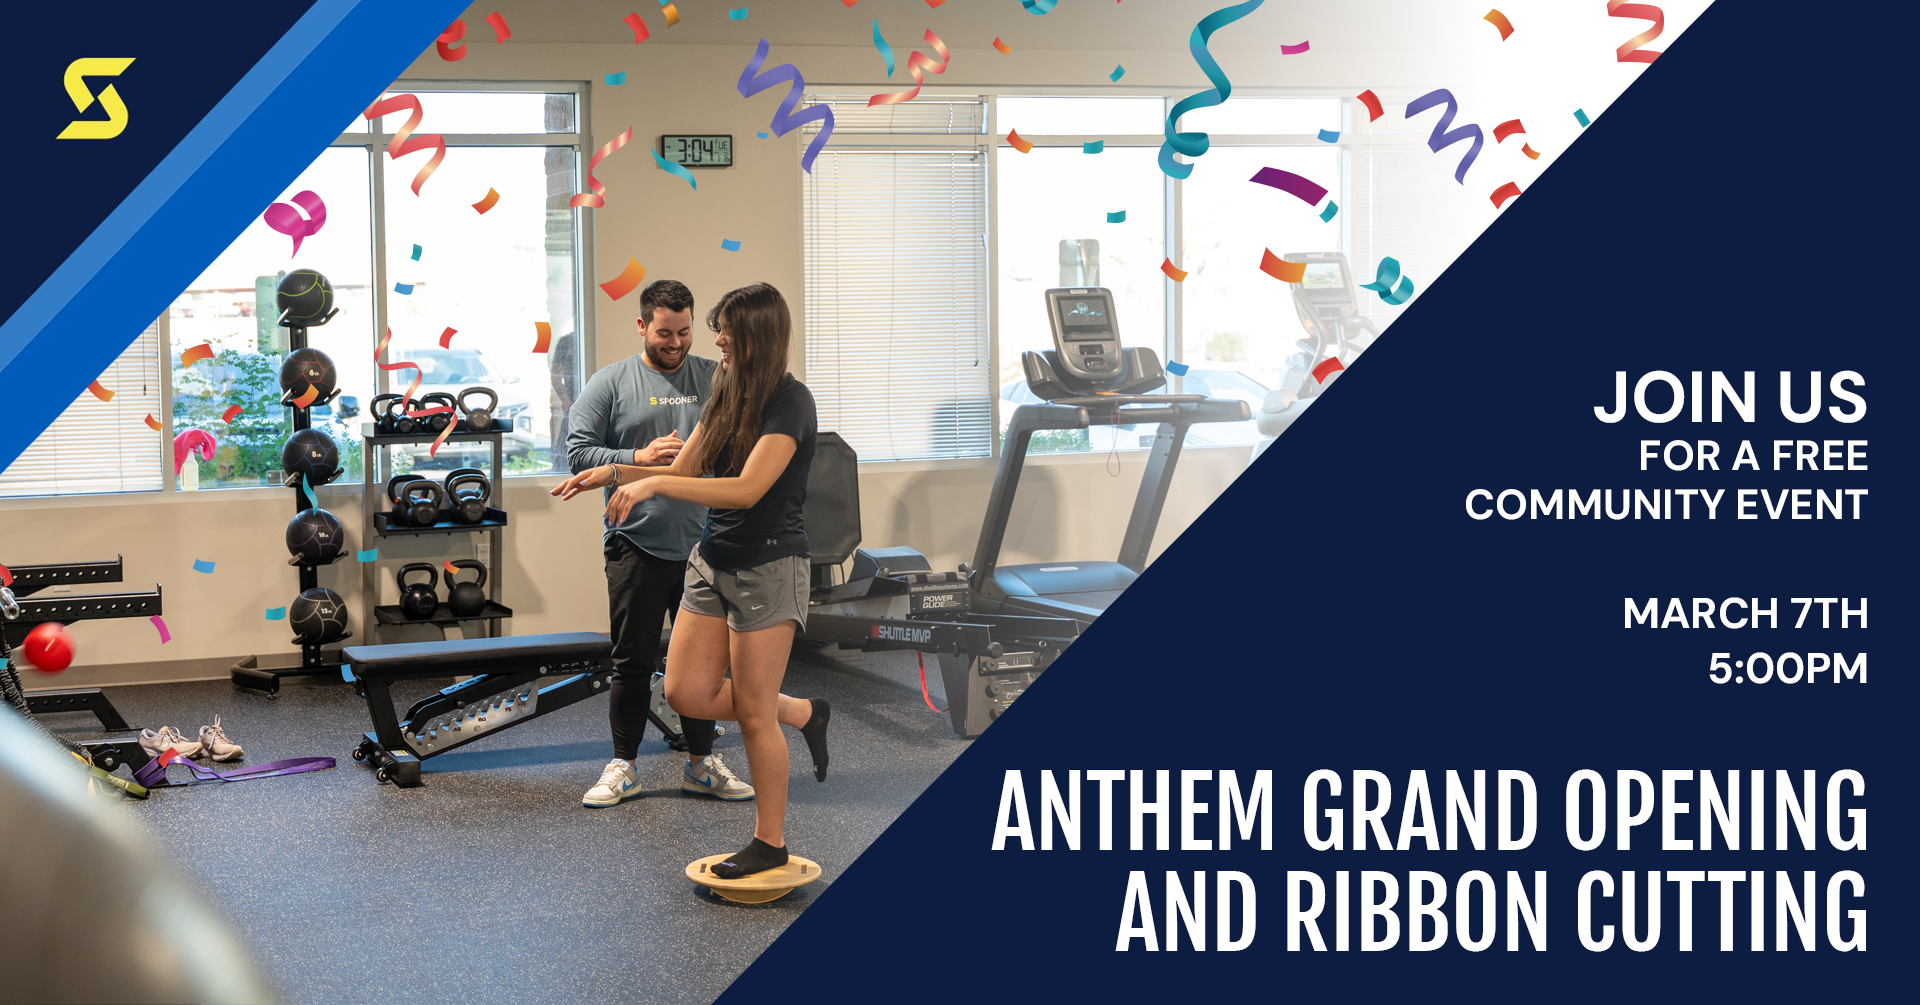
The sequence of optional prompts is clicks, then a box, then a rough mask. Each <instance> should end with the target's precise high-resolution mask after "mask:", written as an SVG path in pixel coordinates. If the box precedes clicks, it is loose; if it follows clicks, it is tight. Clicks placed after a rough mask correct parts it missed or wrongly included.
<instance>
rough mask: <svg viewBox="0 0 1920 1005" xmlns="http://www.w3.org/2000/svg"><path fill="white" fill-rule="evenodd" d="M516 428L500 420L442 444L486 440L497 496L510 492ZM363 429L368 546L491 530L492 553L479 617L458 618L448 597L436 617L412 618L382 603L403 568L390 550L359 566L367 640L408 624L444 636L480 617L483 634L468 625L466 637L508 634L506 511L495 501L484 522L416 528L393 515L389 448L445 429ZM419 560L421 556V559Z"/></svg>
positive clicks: (364, 532) (366, 425)
mask: <svg viewBox="0 0 1920 1005" xmlns="http://www.w3.org/2000/svg"><path fill="white" fill-rule="evenodd" d="M456 418H457V416H456ZM511 429H512V427H511V426H509V425H507V424H506V423H505V422H504V421H502V420H500V419H495V420H494V422H493V428H492V429H491V430H469V431H466V432H454V433H449V434H448V435H447V441H446V444H443V445H442V446H441V449H442V450H444V449H446V447H447V445H451V444H455V443H485V444H487V445H488V447H489V448H490V453H491V455H492V461H493V466H492V467H493V469H492V470H491V471H490V472H488V473H487V479H488V481H490V482H491V483H492V484H493V490H494V501H498V500H499V497H500V495H501V494H502V493H504V492H505V491H506V483H505V480H504V479H503V478H502V475H503V474H504V471H505V467H506V464H505V458H506V444H505V436H506V434H507V433H508V432H509V431H510V430H511ZM360 433H361V440H362V442H363V444H364V446H363V448H362V449H361V452H360V458H361V461H360V469H361V473H362V477H363V480H364V482H365V484H364V489H365V493H366V502H365V505H364V507H363V511H362V513H361V530H360V540H361V542H362V543H363V545H365V546H367V547H374V546H376V544H377V543H379V542H385V541H388V540H392V539H395V538H409V537H420V536H423V535H428V534H442V535H447V536H448V537H449V538H451V536H452V535H454V534H480V533H484V534H486V535H487V540H488V549H487V553H488V557H487V563H486V565H487V585H486V591H487V606H486V607H485V608H484V609H483V610H482V612H481V614H480V616H479V617H478V618H458V617H455V616H454V614H453V612H452V611H451V610H449V609H448V607H447V602H446V601H445V600H444V599H443V600H441V602H440V608H439V610H437V611H435V612H434V616H433V617H431V618H420V619H414V618H409V617H407V616H406V614H405V613H404V612H403V611H401V609H400V605H399V604H382V603H380V591H381V589H382V587H383V585H384V584H383V582H382V579H383V577H384V578H385V579H387V580H391V579H392V578H393V572H394V570H395V569H397V568H398V564H392V565H389V564H383V563H385V560H386V558H387V556H386V555H382V556H380V557H381V561H378V562H366V563H363V564H362V565H361V566H360V598H361V603H360V606H361V610H362V612H363V613H362V616H361V621H360V623H361V624H363V625H368V626H370V627H369V630H368V641H367V644H368V645H377V644H379V635H380V633H379V632H378V629H381V628H388V627H396V626H406V625H431V626H433V627H435V628H438V629H440V631H441V634H442V635H443V636H444V635H445V634H446V630H447V629H448V628H450V627H453V626H455V625H462V626H464V625H465V624H466V623H467V622H473V621H477V622H480V624H481V625H482V626H483V627H482V629H481V631H482V632H483V633H484V634H481V635H473V634H471V633H469V632H467V631H466V630H465V628H464V627H463V628H462V631H461V635H462V637H464V638H499V637H500V636H502V635H504V634H506V632H505V631H504V630H503V628H502V626H501V621H502V620H503V619H505V618H511V617H513V610H512V609H511V608H509V607H506V606H505V605H503V604H501V603H500V581H501V579H502V578H503V577H502V576H501V574H500V571H501V570H500V566H501V564H502V562H503V561H504V560H505V553H506V527H507V513H506V511H505V510H503V509H501V508H499V507H498V506H496V505H490V506H488V507H487V518H486V519H485V520H482V521H480V522H479V523H460V522H458V521H455V520H442V521H440V522H438V523H436V524H434V525H433V526H431V527H414V526H411V525H410V524H408V523H406V522H405V521H402V520H396V519H394V518H393V514H392V510H391V507H392V503H391V502H390V501H389V500H388V499H387V481H388V480H389V479H391V478H392V477H393V473H394V472H393V467H394V465H393V455H392V452H391V451H389V450H388V449H387V448H389V447H394V446H406V445H417V444H425V443H432V442H433V441H434V440H436V439H439V437H440V434H438V433H380V432H376V431H375V426H374V424H373V423H371V422H367V423H363V424H362V425H361V427H360ZM446 473H447V472H440V474H441V475H442V476H443V478H442V481H443V482H444V476H445V474H446ZM421 477H423V478H424V477H427V473H426V472H421ZM449 543H451V541H449ZM415 561H419V560H418V559H416V560H415ZM445 561H447V558H446V557H444V556H443V557H442V559H441V561H440V562H435V563H433V564H434V566H435V567H436V568H440V566H441V564H442V563H443V562H445ZM400 564H404V563H400ZM440 572H441V574H442V575H444V574H445V573H446V570H445V569H444V568H440ZM440 592H441V593H443V594H444V593H446V592H447V591H445V590H442V591H440Z"/></svg>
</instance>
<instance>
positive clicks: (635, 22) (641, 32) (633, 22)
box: [608, 14, 652, 83]
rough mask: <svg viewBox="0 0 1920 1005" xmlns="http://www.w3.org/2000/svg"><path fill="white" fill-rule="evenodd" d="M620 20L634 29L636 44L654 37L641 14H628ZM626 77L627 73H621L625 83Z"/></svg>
mask: <svg viewBox="0 0 1920 1005" xmlns="http://www.w3.org/2000/svg"><path fill="white" fill-rule="evenodd" d="M620 20H622V21H625V22H626V23H627V26H628V27H630V28H632V29H633V44H634V45H639V44H640V43H642V42H645V41H646V40H647V39H649V38H651V37H652V36H651V35H650V34H648V32H647V23H646V22H645V21H642V20H640V15H639V14H628V15H627V16H626V17H623V18H621V19H620ZM626 79H627V75H626V74H625V73H622V74H621V75H620V80H621V82H623V83H624V82H625V81H626ZM608 83H612V81H608Z"/></svg>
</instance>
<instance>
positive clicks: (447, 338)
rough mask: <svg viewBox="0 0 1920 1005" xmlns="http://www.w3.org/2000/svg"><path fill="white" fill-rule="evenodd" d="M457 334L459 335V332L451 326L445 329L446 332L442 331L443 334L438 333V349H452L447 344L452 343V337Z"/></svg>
mask: <svg viewBox="0 0 1920 1005" xmlns="http://www.w3.org/2000/svg"><path fill="white" fill-rule="evenodd" d="M459 333H460V332H459V329H457V328H454V327H453V326H451V325H449V326H448V327H447V330H446V331H443V332H441V333H440V348H442V349H449V348H452V347H451V346H449V345H448V344H447V343H449V342H452V341H453V337H454V336H455V335H458V334H459Z"/></svg>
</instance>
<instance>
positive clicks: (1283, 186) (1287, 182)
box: [1249, 167, 1327, 206]
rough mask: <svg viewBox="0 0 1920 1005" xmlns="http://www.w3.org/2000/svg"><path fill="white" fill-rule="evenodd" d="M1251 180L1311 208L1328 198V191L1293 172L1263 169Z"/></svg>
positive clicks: (1255, 173)
mask: <svg viewBox="0 0 1920 1005" xmlns="http://www.w3.org/2000/svg"><path fill="white" fill-rule="evenodd" d="M1249 180H1250V181H1252V182H1253V183H1254V184H1256V185H1265V186H1267V187H1269V188H1277V189H1279V190H1280V191H1282V192H1285V193H1287V194H1288V195H1290V196H1293V197H1294V198H1295V199H1298V200H1300V201H1301V202H1304V203H1306V204H1307V205H1309V206H1313V205H1317V204H1318V203H1319V202H1320V200H1322V199H1324V198H1326V197H1327V190H1326V189H1324V188H1321V187H1320V186H1318V185H1315V184H1314V183H1313V182H1311V181H1309V180H1307V179H1305V178H1302V177H1300V176H1299V175H1297V174H1294V173H1293V172H1292V171H1282V170H1280V169H1279V168H1270V167H1263V168H1261V169H1260V170H1258V171H1256V172H1254V175H1253V177H1252V178H1251V179H1249Z"/></svg>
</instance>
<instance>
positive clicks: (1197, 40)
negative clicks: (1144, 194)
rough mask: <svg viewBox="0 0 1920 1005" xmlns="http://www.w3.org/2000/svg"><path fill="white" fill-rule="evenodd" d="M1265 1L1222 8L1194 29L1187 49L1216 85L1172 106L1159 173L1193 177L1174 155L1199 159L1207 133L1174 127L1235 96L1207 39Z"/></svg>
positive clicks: (1203, 19) (1171, 176)
mask: <svg viewBox="0 0 1920 1005" xmlns="http://www.w3.org/2000/svg"><path fill="white" fill-rule="evenodd" d="M1265 2H1266V0H1247V2H1246V3H1242V4H1236V5H1234V6H1232V7H1222V8H1220V9H1219V10H1217V11H1214V12H1213V13H1211V14H1208V15H1207V16H1206V17H1203V18H1201V19H1200V23H1199V24H1197V25H1195V26H1194V28H1193V35H1192V37H1191V38H1189V39H1188V41H1187V49H1188V51H1189V52H1191V53H1193V61H1194V62H1196V63H1198V64H1200V71H1201V72H1202V73H1205V74H1206V75H1207V79H1208V80H1210V81H1212V82H1213V87H1212V88H1211V89H1209V90H1205V91H1201V92H1199V93H1197V94H1193V95H1189V96H1187V97H1185V98H1182V99H1181V100H1180V102H1179V103H1178V104H1176V105H1174V106H1173V110H1172V111H1171V112H1168V113H1167V126H1166V137H1167V139H1166V142H1164V143H1162V144H1160V170H1161V171H1162V172H1163V173H1165V174H1166V176H1167V177H1169V178H1186V177H1187V176H1188V175H1191V174H1193V165H1192V164H1181V163H1179V162H1177V161H1175V160H1174V159H1173V155H1174V154H1176V153H1178V154H1182V155H1184V156H1186V157H1188V158H1193V157H1198V156H1200V155H1201V154H1204V153H1206V152H1207V147H1208V145H1209V140H1208V139H1207V134H1206V133H1201V132H1192V133H1177V132H1174V130H1173V124H1174V123H1175V122H1178V121H1180V116H1182V115H1185V114H1187V113H1188V112H1191V111H1193V110H1194V109H1196V108H1207V107H1210V106H1213V105H1218V104H1224V103H1225V102H1226V100H1227V98H1228V96H1230V95H1231V94H1232V93H1233V81H1231V80H1228V79H1227V75H1226V73H1225V72H1224V71H1222V70H1221V69H1220V64H1219V63H1218V62H1215V61H1214V58H1213V53H1211V52H1208V51H1207V40H1208V39H1211V38H1212V37H1213V33H1214V32H1216V31H1219V30H1220V29H1221V28H1224V27H1226V26H1227V25H1230V24H1232V23H1233V22H1235V21H1238V20H1240V19H1241V18H1243V17H1246V16H1247V15H1248V14H1251V13H1253V12H1254V11H1255V10H1257V9H1259V7H1260V5H1261V4H1262V3H1265Z"/></svg>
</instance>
